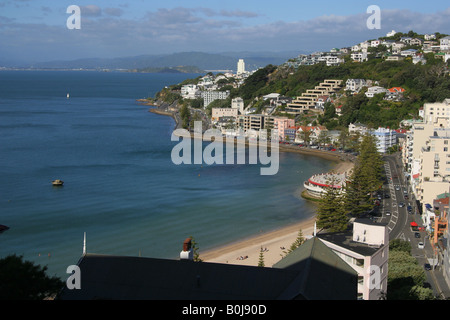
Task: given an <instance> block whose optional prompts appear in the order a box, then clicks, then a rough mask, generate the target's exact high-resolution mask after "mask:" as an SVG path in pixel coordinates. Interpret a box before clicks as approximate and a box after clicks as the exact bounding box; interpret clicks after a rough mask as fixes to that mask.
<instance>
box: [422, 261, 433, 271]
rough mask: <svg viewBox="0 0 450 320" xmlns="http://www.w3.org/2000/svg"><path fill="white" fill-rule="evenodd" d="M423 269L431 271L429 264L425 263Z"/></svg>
mask: <svg viewBox="0 0 450 320" xmlns="http://www.w3.org/2000/svg"><path fill="white" fill-rule="evenodd" d="M423 268H424V269H425V270H427V271H429V270H431V265H430V264H429V263H425V264H424V265H423Z"/></svg>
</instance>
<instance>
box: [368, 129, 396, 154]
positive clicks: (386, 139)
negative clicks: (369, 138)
mask: <svg viewBox="0 0 450 320" xmlns="http://www.w3.org/2000/svg"><path fill="white" fill-rule="evenodd" d="M371 133H372V135H374V136H375V138H376V142H377V150H378V152H380V153H386V152H388V150H389V148H391V147H393V146H395V145H396V144H397V132H396V131H394V130H391V129H388V128H378V129H377V130H375V131H372V132H371Z"/></svg>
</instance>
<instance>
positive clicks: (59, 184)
mask: <svg viewBox="0 0 450 320" xmlns="http://www.w3.org/2000/svg"><path fill="white" fill-rule="evenodd" d="M63 184H64V181H62V180H59V179H56V180H53V181H52V185H54V186H62V185H63Z"/></svg>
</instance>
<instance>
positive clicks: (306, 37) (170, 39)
mask: <svg viewBox="0 0 450 320" xmlns="http://www.w3.org/2000/svg"><path fill="white" fill-rule="evenodd" d="M71 5H76V6H78V7H79V8H80V18H79V20H78V21H79V22H80V24H79V26H80V28H79V29H73V28H72V29H71V28H68V26H67V21H68V20H70V21H71V22H72V21H75V20H74V16H73V13H74V12H73V11H70V12H69V13H67V9H68V7H69V6H71ZM372 5H375V6H377V7H378V8H379V9H380V14H379V16H378V17H379V19H378V20H373V18H374V17H375V16H373V14H374V11H371V10H370V11H369V12H368V8H369V6H372ZM370 19H371V20H370ZM368 20H370V21H372V23H373V22H375V21H377V22H378V21H379V28H378V27H377V28H369V27H368V25H367V21H368ZM391 30H395V31H400V32H408V31H409V30H414V31H415V32H418V33H422V34H424V33H434V32H441V33H446V34H450V3H449V2H448V0H446V1H440V0H436V1H434V0H429V1H411V0H410V1H403V0H401V1H385V0H371V1H364V0H362V1H361V0H359V1H356V0H355V1H354V0H349V1H346V0H342V1H329V0H323V1H321V0H317V1H311V0H309V1H301V0H278V1H274V0H271V1H268V0H258V1H257V0H239V1H238V0H227V1H216V0H209V1H205V0H194V1H186V0H182V1H181V0H165V1H155V0H128V1H126V0H98V1H92V0H91V1H82V0H70V1H66V0H0V66H1V65H2V63H3V64H5V63H7V62H28V63H33V62H40V61H53V60H74V59H79V58H99V57H100V58H101V57H104V58H116V57H129V56H138V55H143V54H170V53H176V52H191V51H201V52H208V53H221V52H240V51H252V52H263V51H264V52H283V51H293V52H297V51H298V52H313V51H328V50H330V49H331V48H334V47H338V48H341V47H346V46H351V45H353V44H356V43H359V42H361V41H364V40H367V39H376V38H378V37H380V36H385V35H386V33H387V32H390V31H391Z"/></svg>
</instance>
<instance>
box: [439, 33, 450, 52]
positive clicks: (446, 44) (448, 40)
mask: <svg viewBox="0 0 450 320" xmlns="http://www.w3.org/2000/svg"><path fill="white" fill-rule="evenodd" d="M440 46H441V50H442V51H445V50H450V36H447V37H444V38H441V39H440Z"/></svg>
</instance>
